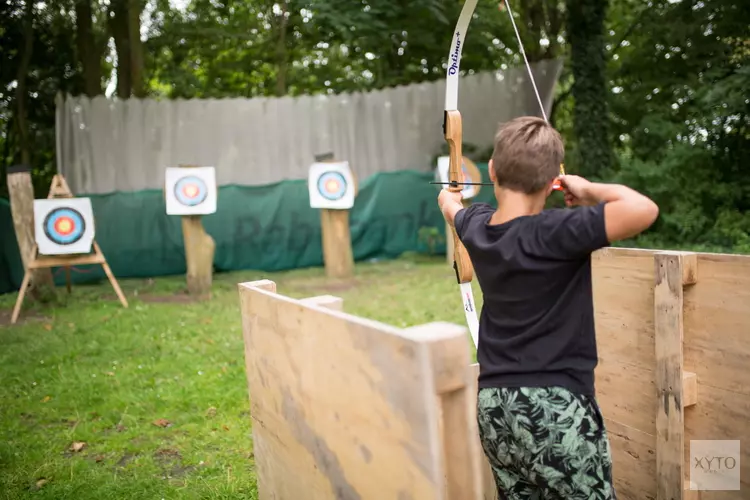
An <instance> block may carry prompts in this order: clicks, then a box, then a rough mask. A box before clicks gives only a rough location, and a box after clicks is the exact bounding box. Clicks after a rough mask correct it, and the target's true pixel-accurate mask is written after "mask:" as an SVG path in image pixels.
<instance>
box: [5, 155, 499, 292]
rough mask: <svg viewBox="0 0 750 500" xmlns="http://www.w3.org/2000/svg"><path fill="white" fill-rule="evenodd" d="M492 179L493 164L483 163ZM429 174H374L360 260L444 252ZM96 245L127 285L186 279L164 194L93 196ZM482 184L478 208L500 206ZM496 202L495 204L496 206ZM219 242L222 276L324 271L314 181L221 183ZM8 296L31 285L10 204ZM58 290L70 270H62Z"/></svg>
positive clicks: (84, 275) (356, 228) (361, 201)
mask: <svg viewBox="0 0 750 500" xmlns="http://www.w3.org/2000/svg"><path fill="white" fill-rule="evenodd" d="M477 166H478V167H479V168H480V170H482V175H483V177H484V178H485V181H488V175H487V172H486V170H487V168H486V167H487V165H486V164H479V165H477ZM432 180H433V174H432V173H430V172H417V171H399V172H392V173H381V174H377V175H374V176H371V177H369V178H368V179H367V180H365V181H364V182H363V183H362V184H361V186H360V190H359V193H358V195H357V198H356V201H355V204H354V207H353V208H352V210H351V213H350V224H351V236H352V248H353V252H354V258H355V260H357V261H360V260H367V259H389V258H395V257H398V256H399V255H401V254H402V253H404V252H421V253H441V252H445V222H444V221H443V218H442V215H441V214H440V210H439V209H438V206H437V194H438V189H439V186H436V185H431V184H430V181H432ZM89 197H90V198H91V203H92V205H93V210H94V216H95V219H96V241H97V242H98V243H99V246H100V247H101V249H102V251H103V252H104V255H105V256H106V258H107V261H108V262H109V265H110V267H111V268H112V271H113V272H114V273H115V275H116V276H117V277H118V278H128V277H151V276H165V275H170V274H182V273H184V272H185V249H184V245H183V240H182V227H181V219H180V217H179V216H169V215H167V214H166V213H165V210H166V209H165V204H164V194H163V192H162V191H161V190H149V191H138V192H132V193H122V192H118V193H112V194H106V195H90V196H89ZM493 199H494V197H493V194H492V188H491V187H490V186H484V187H482V190H481V192H480V195H479V196H478V198H476V201H484V202H490V201H491V200H493ZM493 203H494V201H493ZM203 225H204V227H205V229H206V232H207V233H208V234H210V235H211V237H212V238H213V239H214V241H215V242H216V254H215V257H214V266H215V269H216V271H219V272H221V271H232V270H239V269H259V270H263V271H280V270H286V269H294V268H300V267H312V266H321V265H323V251H322V246H321V233H320V231H321V229H320V227H321V226H320V212H319V210H316V209H311V208H310V204H309V198H308V193H307V181H306V180H295V181H284V182H280V183H278V184H273V185H269V186H234V185H230V186H222V187H221V188H219V196H218V208H217V212H216V213H215V214H212V215H207V216H205V217H204V218H203ZM0 231H1V232H2V235H3V238H2V245H1V246H0V293H5V292H9V291H13V290H17V289H18V288H19V287H20V284H21V280H22V279H23V266H22V263H21V259H20V256H19V254H18V246H17V244H16V239H15V233H14V231H13V221H12V219H11V214H10V207H9V205H8V203H7V202H6V201H5V200H0ZM72 275H73V281H74V282H79V283H80V282H88V281H93V280H99V279H102V278H103V277H104V272H103V271H102V270H101V267H100V266H82V267H77V268H75V269H74V272H73V273H72ZM55 279H56V282H57V283H58V284H62V283H64V281H63V280H64V275H63V273H61V272H59V270H58V272H56V273H55Z"/></svg>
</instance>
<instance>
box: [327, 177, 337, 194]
mask: <svg viewBox="0 0 750 500" xmlns="http://www.w3.org/2000/svg"><path fill="white" fill-rule="evenodd" d="M338 188H339V183H338V181H336V180H333V179H331V180H329V181H328V182H326V191H328V192H329V193H333V192H334V191H337V190H338Z"/></svg>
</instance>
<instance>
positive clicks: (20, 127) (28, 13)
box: [15, 0, 34, 165]
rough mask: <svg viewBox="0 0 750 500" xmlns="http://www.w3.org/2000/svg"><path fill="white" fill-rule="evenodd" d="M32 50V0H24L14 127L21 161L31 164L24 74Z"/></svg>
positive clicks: (29, 61) (27, 70)
mask: <svg viewBox="0 0 750 500" xmlns="http://www.w3.org/2000/svg"><path fill="white" fill-rule="evenodd" d="M33 50H34V2H32V1H31V0H26V8H25V10H24V19H23V40H22V46H21V58H20V61H19V63H18V71H17V72H16V82H17V86H16V120H15V121H16V127H17V132H18V146H19V149H20V150H21V163H22V164H24V165H31V140H30V138H29V123H28V117H27V109H26V108H27V97H28V95H27V92H26V75H27V74H28V73H29V65H30V64H31V55H32V52H33Z"/></svg>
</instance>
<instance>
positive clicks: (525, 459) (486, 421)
mask: <svg viewBox="0 0 750 500" xmlns="http://www.w3.org/2000/svg"><path fill="white" fill-rule="evenodd" d="M477 420H478V423H479V435H480V438H481V442H482V448H483V449H484V453H485V455H486V456H487V459H488V460H489V463H490V465H491V466H492V472H493V475H494V476H495V483H496V484H497V490H498V495H499V497H498V498H499V499H500V500H578V499H581V500H614V499H615V498H616V496H615V490H614V487H613V484H612V455H611V451H610V447H609V439H608V438H607V432H606V430H605V428H604V421H603V419H602V414H601V412H600V411H599V406H598V405H597V403H596V400H595V399H594V397H592V396H584V395H580V394H575V393H572V392H570V391H568V390H567V389H563V388H561V387H518V388H485V389H480V391H479V398H478V402H477Z"/></svg>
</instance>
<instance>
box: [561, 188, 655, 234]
mask: <svg viewBox="0 0 750 500" xmlns="http://www.w3.org/2000/svg"><path fill="white" fill-rule="evenodd" d="M561 181H562V186H563V187H564V188H565V191H566V196H565V199H566V202H567V203H568V204H569V205H596V204H598V203H605V205H604V225H605V230H606V233H607V240H608V241H609V242H610V243H612V242H615V241H619V240H624V239H627V238H631V237H633V236H635V235H637V234H639V233H641V232H643V231H645V230H646V229H648V228H649V227H650V226H651V224H653V223H654V221H655V220H656V217H658V215H659V207H658V206H657V205H656V203H654V202H653V201H651V200H650V199H649V198H648V197H646V196H644V195H642V194H641V193H639V192H637V191H635V190H633V189H630V188H629V187H627V186H623V185H621V184H601V183H597V182H589V181H587V180H586V179H583V178H582V177H578V176H576V175H566V176H563V177H562V178H561Z"/></svg>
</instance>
